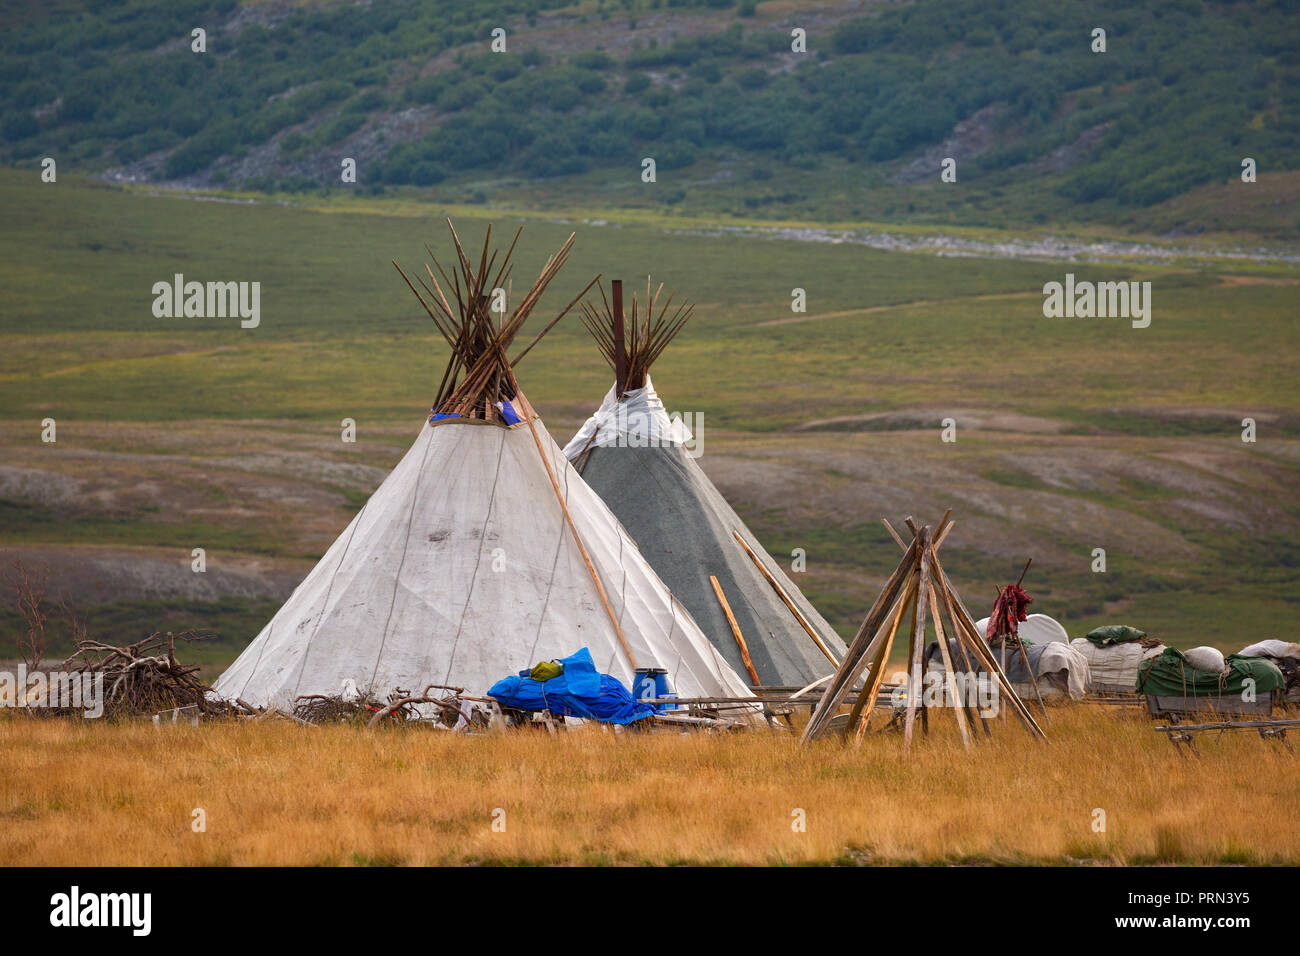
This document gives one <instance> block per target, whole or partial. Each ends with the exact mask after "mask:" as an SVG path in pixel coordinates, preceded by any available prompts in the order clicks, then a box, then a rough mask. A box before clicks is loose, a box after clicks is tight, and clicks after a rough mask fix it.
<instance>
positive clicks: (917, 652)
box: [903, 525, 930, 750]
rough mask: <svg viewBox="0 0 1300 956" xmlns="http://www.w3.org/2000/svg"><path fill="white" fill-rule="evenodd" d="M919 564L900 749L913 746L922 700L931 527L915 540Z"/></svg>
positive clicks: (925, 528)
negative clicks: (917, 715)
mask: <svg viewBox="0 0 1300 956" xmlns="http://www.w3.org/2000/svg"><path fill="white" fill-rule="evenodd" d="M916 543H917V550H918V551H920V554H921V561H920V566H919V570H918V572H917V579H916V606H915V608H914V609H913V611H912V639H911V643H910V644H909V647H908V650H909V651H910V652H911V653H910V655H909V656H910V658H911V660H910V661H909V662H908V667H907V712H906V714H905V715H904V717H903V749H904V750H909V749H911V746H912V729H913V726H914V725H915V723H916V707H917V704H918V703H919V702H920V699H921V694H922V690H921V678H922V677H923V676H924V675H923V674H922V669H923V668H924V654H925V615H926V611H927V610H928V607H927V604H928V602H929V598H930V526H929V525H926V526H925V527H923V528H921V532H920V534H919V535H917V539H916Z"/></svg>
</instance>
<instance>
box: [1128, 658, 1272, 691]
mask: <svg viewBox="0 0 1300 956" xmlns="http://www.w3.org/2000/svg"><path fill="white" fill-rule="evenodd" d="M1224 662H1225V663H1226V664H1227V668H1226V670H1225V671H1224V672H1223V673H1222V674H1211V673H1209V672H1208V671H1198V670H1197V669H1196V668H1195V667H1193V666H1192V665H1191V664H1189V663H1187V658H1186V657H1184V656H1183V653H1182V651H1180V650H1178V649H1177V648H1176V647H1166V648H1165V652H1164V653H1163V654H1161V655H1160V656H1159V657H1153V658H1151V659H1149V660H1145V661H1143V662H1142V664H1141V666H1139V667H1138V678H1137V690H1138V693H1139V694H1154V695H1157V696H1160V697H1240V696H1241V694H1242V692H1243V691H1244V690H1245V686H1246V681H1247V680H1248V679H1251V678H1253V679H1254V681H1255V687H1254V692H1255V694H1257V695H1260V694H1265V693H1267V692H1269V691H1272V690H1281V689H1282V687H1283V686H1284V684H1285V681H1284V679H1283V677H1282V672H1281V671H1280V670H1278V668H1277V665H1276V664H1273V663H1271V662H1270V661H1267V660H1264V659H1263V658H1260V657H1239V656H1238V655H1236V654H1231V655H1229V656H1228V657H1226V658H1224Z"/></svg>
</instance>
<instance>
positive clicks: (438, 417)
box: [429, 412, 460, 424]
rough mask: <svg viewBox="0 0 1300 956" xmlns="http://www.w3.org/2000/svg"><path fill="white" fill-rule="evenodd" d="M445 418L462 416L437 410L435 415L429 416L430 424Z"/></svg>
mask: <svg viewBox="0 0 1300 956" xmlns="http://www.w3.org/2000/svg"><path fill="white" fill-rule="evenodd" d="M444 418H460V416H459V415H452V414H449V413H447V412H436V413H434V414H433V415H430V416H429V424H433V423H434V422H440V421H442V420H443V419H444Z"/></svg>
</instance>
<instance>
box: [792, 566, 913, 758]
mask: <svg viewBox="0 0 1300 956" xmlns="http://www.w3.org/2000/svg"><path fill="white" fill-rule="evenodd" d="M916 553H917V551H916V542H915V541H913V542H912V543H911V545H909V546H908V549H907V553H906V554H904V555H903V560H902V561H900V562H899V563H898V567H897V568H895V569H894V573H893V574H891V575H890V576H889V580H888V581H886V582H885V587H884V588H883V589H882V590H881V592H880V594H879V595H878V596H877V597H876V602H875V603H874V604H873V605H872V606H871V610H870V611H868V612H867V616H866V618H865V619H863V621H862V624H861V626H859V628H858V633H857V634H856V635H854V638H853V641H852V643H850V644H849V649H848V653H846V654H845V655H844V660H843V661H842V662H841V663H840V666H839V668H838V669H837V670H836V672H835V674H834V676H832V677H831V679H830V682H829V683H828V684H827V685H826V690H825V691H824V692H823V693H822V698H821V700H820V701H819V702H818V704H817V707H816V708H815V709H814V710H813V715H812V718H811V719H810V720H809V721H808V723H807V725H805V727H804V730H803V735H802V736H801V737H800V741H801V742H802V743H807V742H808V741H810V740H812V739H813V738H815V737H816V736H817V734H818V733H819V732H820V731H821V730H822V729H823V727H824V726H825V725H826V724H827V723H828V722H829V721H830V719H831V717H832V716H833V715H834V713H835V711H836V709H837V708H838V707H839V706H840V704H842V703H843V702H844V697H845V695H846V694H847V693H848V692H849V688H850V687H852V686H853V682H854V681H855V680H857V679H858V675H859V674H861V673H862V669H863V668H864V667H866V666H867V663H868V660H867V655H868V654H869V653H871V652H872V651H873V650H875V646H876V645H875V640H876V638H883V636H884V635H882V634H877V633H876V631H877V629H878V628H879V627H880V624H881V622H882V621H883V620H884V619H885V614H886V612H887V611H888V610H889V609H890V608H892V607H893V606H894V600H895V599H896V598H897V597H898V594H899V591H900V590H901V589H902V587H903V581H904V579H906V578H907V577H908V575H909V572H910V571H911V570H912V568H913V566H914V565H915V563H916Z"/></svg>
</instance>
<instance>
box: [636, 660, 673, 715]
mask: <svg viewBox="0 0 1300 956" xmlns="http://www.w3.org/2000/svg"><path fill="white" fill-rule="evenodd" d="M632 696H633V697H635V698H636V699H637V700H653V699H655V698H656V697H657V698H659V699H661V700H662V699H663V698H665V697H676V696H677V695H676V694H674V693H673V692H672V689H671V688H670V687H669V686H668V671H667V670H666V669H664V668H662V667H638V668H637V669H636V679H635V680H633V681H632ZM655 706H656V707H657V708H658V709H659V710H671V709H673V708H672V707H671V705H669V704H656V705H655Z"/></svg>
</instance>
